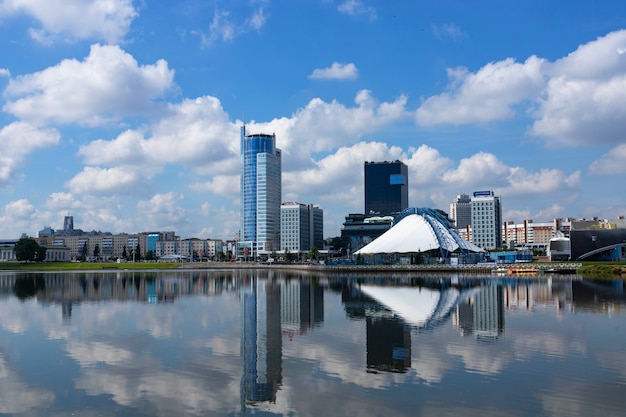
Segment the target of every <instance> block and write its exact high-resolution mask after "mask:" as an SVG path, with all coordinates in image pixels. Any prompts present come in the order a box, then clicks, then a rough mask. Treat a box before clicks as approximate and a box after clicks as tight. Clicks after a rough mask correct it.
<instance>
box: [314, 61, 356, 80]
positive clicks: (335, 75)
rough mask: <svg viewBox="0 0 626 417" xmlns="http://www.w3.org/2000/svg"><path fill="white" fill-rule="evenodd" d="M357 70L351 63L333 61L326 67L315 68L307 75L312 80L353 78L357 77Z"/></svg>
mask: <svg viewBox="0 0 626 417" xmlns="http://www.w3.org/2000/svg"><path fill="white" fill-rule="evenodd" d="M358 76H359V70H358V69H357V67H356V65H354V64H353V63H351V62H350V63H348V64H341V63H339V62H333V64H332V65H331V66H330V67H328V68H317V69H315V70H313V72H312V73H311V74H310V75H309V78H311V79H314V80H354V79H356V78H358Z"/></svg>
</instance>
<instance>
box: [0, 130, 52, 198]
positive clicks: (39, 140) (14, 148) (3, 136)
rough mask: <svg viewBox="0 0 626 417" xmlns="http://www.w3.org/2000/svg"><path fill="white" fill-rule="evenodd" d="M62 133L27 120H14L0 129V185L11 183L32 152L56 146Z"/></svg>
mask: <svg viewBox="0 0 626 417" xmlns="http://www.w3.org/2000/svg"><path fill="white" fill-rule="evenodd" d="M59 140H60V135H59V133H58V132H57V131H56V130H54V129H39V128H37V127H35V126H33V125H31V124H28V123H25V122H13V123H11V124H9V125H7V126H4V127H3V128H2V129H0V143H1V144H2V152H1V153H0V187H3V186H6V185H8V184H10V183H11V182H12V181H13V180H14V178H15V175H16V174H17V173H18V172H19V171H20V170H21V169H22V168H23V166H22V165H23V164H24V162H25V158H26V156H27V155H28V154H30V153H31V152H35V151H37V150H40V149H43V148H48V147H51V146H55V145H57V144H58V143H59Z"/></svg>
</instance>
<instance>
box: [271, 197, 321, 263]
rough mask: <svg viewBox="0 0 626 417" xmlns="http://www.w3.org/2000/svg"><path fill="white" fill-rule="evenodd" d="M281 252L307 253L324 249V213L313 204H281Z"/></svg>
mask: <svg viewBox="0 0 626 417" xmlns="http://www.w3.org/2000/svg"><path fill="white" fill-rule="evenodd" d="M280 246H281V251H285V250H287V251H289V252H291V253H304V252H308V251H309V250H310V249H311V248H312V247H313V246H315V247H316V248H317V249H319V250H321V249H322V248H323V247H324V212H323V211H322V209H320V208H319V207H316V206H314V205H313V204H302V203H293V202H289V203H282V204H281V206H280Z"/></svg>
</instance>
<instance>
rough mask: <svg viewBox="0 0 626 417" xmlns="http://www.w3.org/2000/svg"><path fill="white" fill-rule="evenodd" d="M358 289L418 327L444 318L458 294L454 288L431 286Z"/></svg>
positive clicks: (453, 304) (368, 287) (367, 287)
mask: <svg viewBox="0 0 626 417" xmlns="http://www.w3.org/2000/svg"><path fill="white" fill-rule="evenodd" d="M360 289H361V291H362V292H363V293H364V294H366V295H367V296H369V297H371V298H373V299H374V300H376V301H378V302H379V303H381V304H383V305H384V306H385V307H387V308H389V309H390V310H392V311H393V312H395V313H396V314H398V315H399V316H400V317H402V318H403V319H404V320H406V321H407V323H409V324H413V325H415V326H418V327H426V326H427V325H429V324H431V323H433V322H436V321H438V320H441V319H443V318H445V317H446V316H447V315H448V313H449V312H450V311H451V310H452V308H453V307H454V306H455V305H456V301H457V299H458V296H459V291H458V290H457V289H456V288H448V289H446V290H443V291H439V290H435V289H431V288H407V287H378V286H373V285H362V286H361V287H360Z"/></svg>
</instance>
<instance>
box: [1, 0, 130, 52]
mask: <svg viewBox="0 0 626 417" xmlns="http://www.w3.org/2000/svg"><path fill="white" fill-rule="evenodd" d="M20 14H25V15H28V16H30V17H32V18H34V19H35V20H36V21H37V22H38V23H39V26H37V27H32V28H30V29H29V34H30V35H31V37H33V39H35V40H36V41H39V42H42V43H51V42H54V41H55V40H56V39H58V38H61V39H64V40H69V41H72V40H75V39H91V40H98V41H105V42H109V43H117V42H119V41H121V40H122V39H123V38H124V37H125V36H126V34H127V33H128V30H129V29H130V25H131V23H132V21H133V20H134V19H135V18H136V17H137V16H138V12H137V10H136V9H135V7H134V6H133V2H132V0H45V1H40V0H2V1H0V18H2V17H12V16H17V15H20Z"/></svg>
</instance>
